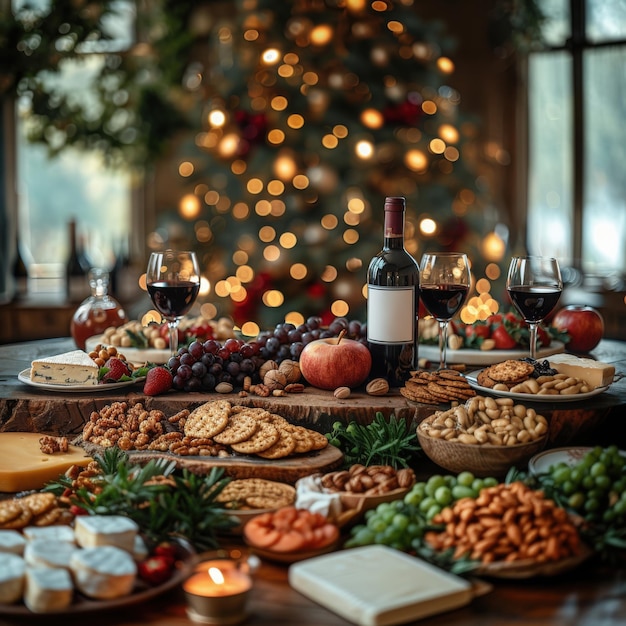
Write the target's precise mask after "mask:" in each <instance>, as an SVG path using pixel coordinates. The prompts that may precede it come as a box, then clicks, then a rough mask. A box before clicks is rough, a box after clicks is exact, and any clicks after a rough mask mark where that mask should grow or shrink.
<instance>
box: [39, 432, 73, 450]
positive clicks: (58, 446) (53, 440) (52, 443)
mask: <svg viewBox="0 0 626 626" xmlns="http://www.w3.org/2000/svg"><path fill="white" fill-rule="evenodd" d="M68 447H69V443H68V441H67V437H54V436H52V435H44V436H43V437H41V438H40V439H39V449H40V450H41V451H42V452H43V453H44V454H54V453H55V452H67V451H68Z"/></svg>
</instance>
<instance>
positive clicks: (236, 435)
mask: <svg viewBox="0 0 626 626" xmlns="http://www.w3.org/2000/svg"><path fill="white" fill-rule="evenodd" d="M257 428H258V422H257V420H255V419H254V418H253V417H250V416H249V415H246V414H245V413H235V414H234V415H231V416H230V419H229V420H228V426H226V428H224V430H223V431H222V432H220V433H217V435H215V436H214V437H213V441H215V442H216V443H221V444H224V445H227V446H230V445H232V444H233V443H239V442H240V441H245V440H246V439H250V437H252V435H254V433H255V432H256V429H257Z"/></svg>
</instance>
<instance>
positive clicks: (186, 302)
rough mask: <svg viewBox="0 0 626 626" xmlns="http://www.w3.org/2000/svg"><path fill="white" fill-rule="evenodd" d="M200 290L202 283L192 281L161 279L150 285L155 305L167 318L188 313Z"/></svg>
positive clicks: (149, 289) (149, 291) (149, 288)
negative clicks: (167, 280) (166, 280)
mask: <svg viewBox="0 0 626 626" xmlns="http://www.w3.org/2000/svg"><path fill="white" fill-rule="evenodd" d="M199 291H200V283H194V282H191V281H180V282H165V281H161V282H156V283H151V284H149V285H148V293H149V294H150V297H151V298H152V302H153V303H154V306H155V307H156V308H157V310H158V311H159V313H161V315H163V317H165V318H166V319H167V318H170V317H182V316H183V315H185V314H187V313H188V312H189V309H191V307H192V305H193V303H194V302H195V300H196V298H197V296H198V292H199Z"/></svg>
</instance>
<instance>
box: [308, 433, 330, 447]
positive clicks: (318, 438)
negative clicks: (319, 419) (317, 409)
mask: <svg viewBox="0 0 626 626" xmlns="http://www.w3.org/2000/svg"><path fill="white" fill-rule="evenodd" d="M309 437H311V441H312V443H313V445H312V446H311V450H323V449H324V448H326V447H327V446H328V439H326V435H323V434H322V433H318V432H317V431H316V430H310V429H309Z"/></svg>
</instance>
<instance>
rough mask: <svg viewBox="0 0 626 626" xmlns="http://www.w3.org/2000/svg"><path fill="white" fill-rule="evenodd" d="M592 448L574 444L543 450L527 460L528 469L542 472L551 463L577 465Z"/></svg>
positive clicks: (623, 454)
mask: <svg viewBox="0 0 626 626" xmlns="http://www.w3.org/2000/svg"><path fill="white" fill-rule="evenodd" d="M592 449H593V448H591V447H588V446H574V447H566V448H553V449H552V450H543V451H542V452H538V453H537V454H535V456H533V457H532V458H531V459H530V461H528V469H529V471H530V473H531V474H535V475H536V474H544V473H546V472H547V471H548V470H549V469H550V467H551V466H552V465H556V464H557V463H566V464H567V465H569V466H570V467H572V466H574V465H578V463H580V462H581V461H582V460H583V458H584V456H585V454H587V452H589V450H592ZM619 453H620V454H621V455H622V456H626V451H624V450H620V451H619Z"/></svg>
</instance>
